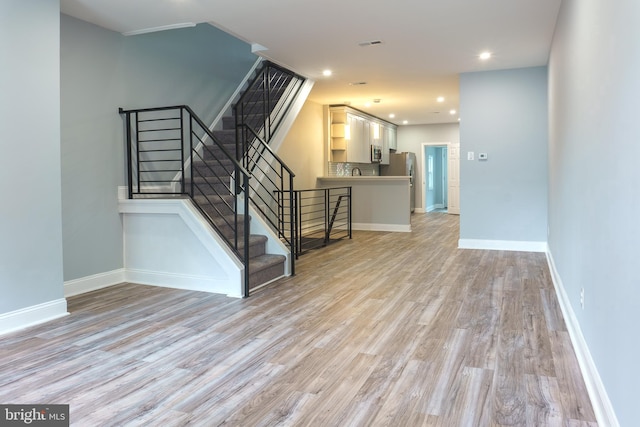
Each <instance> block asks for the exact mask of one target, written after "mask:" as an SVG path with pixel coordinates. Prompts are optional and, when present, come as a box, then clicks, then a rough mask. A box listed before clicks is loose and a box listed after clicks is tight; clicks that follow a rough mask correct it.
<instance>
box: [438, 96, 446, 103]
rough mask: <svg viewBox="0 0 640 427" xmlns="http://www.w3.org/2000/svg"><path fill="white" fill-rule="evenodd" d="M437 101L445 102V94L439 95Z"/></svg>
mask: <svg viewBox="0 0 640 427" xmlns="http://www.w3.org/2000/svg"><path fill="white" fill-rule="evenodd" d="M436 101H438V102H444V96H439V97H438V98H436Z"/></svg>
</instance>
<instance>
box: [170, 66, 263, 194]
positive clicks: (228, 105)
mask: <svg viewBox="0 0 640 427" xmlns="http://www.w3.org/2000/svg"><path fill="white" fill-rule="evenodd" d="M261 63H262V58H260V57H258V58H257V59H256V61H255V62H254V63H253V65H252V66H251V68H250V69H249V71H248V72H247V74H246V75H245V76H244V78H243V79H242V81H241V82H240V84H238V87H236V90H235V91H234V92H233V93H232V94H231V96H230V97H229V99H227V102H226V103H225V104H224V106H223V107H222V108H221V109H220V111H219V112H218V115H217V116H216V117H215V118H214V119H213V121H212V122H211V125H209V131H211V132H213V130H214V129H215V128H216V126H218V124H219V123H220V121H221V120H222V118H223V117H225V116H226V115H227V114H230V113H232V108H233V104H234V102H236V101H237V98H238V95H240V93H241V92H242V91H243V90H244V89H245V87H246V86H247V82H248V81H249V79H250V78H251V77H252V76H253V74H254V73H255V71H256V68H258V66H259V65H260V64H261ZM208 140H209V135H206V134H205V135H204V137H203V138H202V141H200V142H198V144H197V145H196V146H195V148H194V151H196V152H198V153H200V154H202V149H203V148H202V147H203V146H204V145H205V144H206V142H207V141H208ZM190 167H191V156H189V157H188V158H187V160H185V162H184V168H185V170H187V169H189V168H190ZM180 175H181V174H180V172H178V173H177V174H176V176H174V177H173V181H172V182H173V190H172V191H174V192H175V191H177V188H178V184H179V182H180Z"/></svg>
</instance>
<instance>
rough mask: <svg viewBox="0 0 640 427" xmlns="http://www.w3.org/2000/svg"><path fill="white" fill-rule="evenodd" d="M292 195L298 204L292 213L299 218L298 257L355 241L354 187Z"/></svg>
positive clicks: (302, 191) (305, 191)
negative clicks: (331, 244) (353, 237)
mask: <svg viewBox="0 0 640 427" xmlns="http://www.w3.org/2000/svg"><path fill="white" fill-rule="evenodd" d="M292 193H293V197H291V198H290V199H289V200H292V201H293V203H294V204H295V207H294V209H292V211H293V212H295V216H296V218H295V224H296V226H295V227H296V229H297V233H296V234H297V239H296V254H298V255H302V254H304V253H306V252H308V251H310V250H312V249H317V248H320V247H324V246H327V245H328V244H330V243H333V242H336V241H338V240H341V239H344V238H345V237H348V238H351V237H352V228H351V187H333V188H316V189H309V190H295V191H293V192H292ZM287 211H288V210H287V209H285V212H287ZM285 215H288V214H285ZM286 224H287V221H283V225H285V226H286Z"/></svg>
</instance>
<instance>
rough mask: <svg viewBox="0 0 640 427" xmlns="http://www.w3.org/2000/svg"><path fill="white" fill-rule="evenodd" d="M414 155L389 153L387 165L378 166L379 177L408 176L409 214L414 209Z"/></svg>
mask: <svg viewBox="0 0 640 427" xmlns="http://www.w3.org/2000/svg"><path fill="white" fill-rule="evenodd" d="M415 173H416V155H415V153H406V152H405V153H391V154H389V164H388V165H380V175H383V176H408V177H409V194H410V198H411V212H413V211H414V210H415V209H416V193H415V186H414V185H413V184H414V182H415Z"/></svg>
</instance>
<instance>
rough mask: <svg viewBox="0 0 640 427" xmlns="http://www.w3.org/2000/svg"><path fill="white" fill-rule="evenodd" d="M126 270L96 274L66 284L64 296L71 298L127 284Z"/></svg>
mask: <svg viewBox="0 0 640 427" xmlns="http://www.w3.org/2000/svg"><path fill="white" fill-rule="evenodd" d="M125 281H126V280H125V270H124V268H120V269H118V270H113V271H107V272H106V273H99V274H94V275H91V276H87V277H81V278H79V279H75V280H69V281H67V282H64V296H65V297H71V296H74V295H80V294H84V293H85V292H91V291H95V290H98V289H102V288H107V287H109V286H113V285H118V284H120V283H123V282H125Z"/></svg>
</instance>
